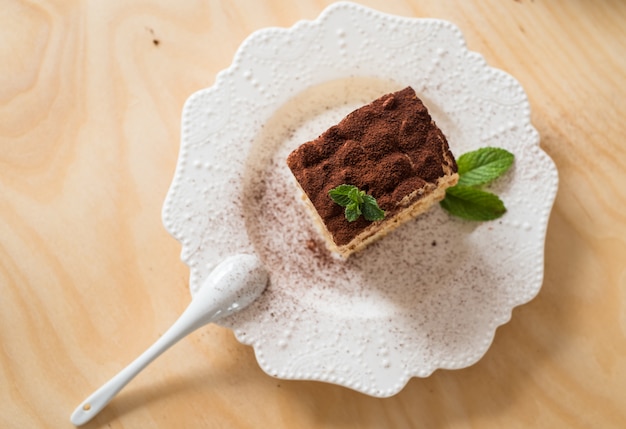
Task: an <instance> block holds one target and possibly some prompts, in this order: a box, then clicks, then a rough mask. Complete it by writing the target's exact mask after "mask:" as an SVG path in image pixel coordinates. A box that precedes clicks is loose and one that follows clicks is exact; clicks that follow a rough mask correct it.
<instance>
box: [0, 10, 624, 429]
mask: <svg viewBox="0 0 626 429" xmlns="http://www.w3.org/2000/svg"><path fill="white" fill-rule="evenodd" d="M362 3H363V4H366V5H368V6H371V7H374V8H376V9H379V10H382V11H385V12H389V13H394V14H400V15H405V16H428V17H436V18H443V19H448V20H451V21H453V22H454V23H456V24H457V25H459V26H460V27H461V29H462V31H463V33H464V34H465V36H466V38H467V43H468V45H469V47H470V48H471V49H473V50H475V51H478V52H480V53H482V54H483V55H484V56H485V58H486V59H487V61H488V62H489V63H490V64H491V65H493V66H495V67H498V68H501V69H504V70H506V71H508V72H509V73H511V74H512V75H513V76H515V77H516V78H517V79H518V80H519V81H520V82H521V83H522V85H523V86H524V88H525V89H526V91H527V93H528V96H529V98H530V101H531V107H532V120H533V123H534V124H535V126H536V127H537V128H538V130H539V132H540V134H541V138H542V146H543V147H544V149H545V150H546V151H547V152H548V153H549V154H550V155H551V156H552V157H553V158H554V160H555V162H556V164H557V166H558V168H559V174H560V187H559V193H558V197H557V200H556V204H555V207H554V211H553V214H552V217H551V220H550V224H549V229H548V237H547V243H546V251H547V254H546V277H545V283H544V286H543V288H542V290H541V292H540V294H539V295H538V297H537V298H536V299H535V300H533V301H532V302H531V303H529V304H527V305H525V306H522V307H520V308H518V309H516V310H515V311H514V313H513V317H512V320H511V322H510V323H508V324H507V325H505V326H503V327H501V328H500V329H499V330H498V332H497V335H496V339H495V342H494V344H493V346H492V347H491V349H490V350H489V352H488V353H487V355H486V356H485V357H484V358H483V359H482V360H481V361H480V362H479V363H478V364H476V365H474V366H472V367H470V368H467V369H464V370H459V371H438V372H436V373H435V374H434V375H432V376H431V377H429V378H427V379H414V380H412V381H411V382H410V383H409V384H408V386H407V387H406V388H405V389H404V390H403V391H402V392H401V393H399V394H398V395H396V396H394V397H392V398H388V399H375V398H370V397H367V396H364V395H361V394H358V393H355V392H352V391H350V390H347V389H344V388H341V387H337V386H332V385H327V384H323V383H317V382H291V381H283V380H278V379H274V378H271V377H269V376H267V375H265V374H264V373H263V372H262V371H261V370H260V369H259V367H258V366H257V364H256V361H255V359H254V355H253V352H252V351H251V349H250V348H248V347H246V346H243V345H241V344H239V343H238V342H237V341H236V340H235V339H234V337H233V335H232V333H231V332H230V331H228V330H225V329H223V328H219V327H216V326H210V327H207V328H205V329H203V330H202V331H200V332H197V333H196V334H194V335H192V336H191V337H190V338H188V339H187V340H186V341H184V342H182V343H181V344H179V345H177V346H176V347H175V348H173V349H172V350H170V351H169V352H168V353H166V354H165V355H163V356H162V357H161V358H160V359H159V360H158V361H157V362H156V363H155V364H153V365H152V366H151V367H149V368H148V369H147V370H146V371H145V372H144V373H142V374H141V375H140V376H139V377H138V378H137V379H136V380H135V381H134V382H133V384H132V385H130V386H129V387H128V388H127V389H126V390H124V391H123V392H122V393H121V394H120V395H119V397H117V398H116V399H115V400H114V401H113V402H112V403H111V404H110V406H109V407H108V408H107V409H105V410H104V411H103V412H102V414H101V415H99V416H98V417H97V418H96V419H95V420H94V421H92V422H91V423H90V424H88V425H87V426H86V427H88V428H99V427H110V428H134V427H153V428H173V427H194V428H196V427H201V428H259V427H261V428H265V427H272V428H293V427H297V428H321V427H324V428H380V427H388V428H409V427H415V428H418V427H419V428H438V427H446V428H470V427H472V428H501V427H507V428H527V427H549V428H561V427H562V428H591V427H594V428H596V427H599V428H623V427H626V389H625V387H626V270H625V266H626V265H625V264H624V261H625V260H626V214H625V213H626V211H625V210H624V209H625V208H626V187H624V184H626V144H625V143H624V141H625V137H626V125H625V121H624V118H625V117H626V101H625V100H626V85H625V82H626V55H625V54H626V27H625V26H624V22H626V3H624V2H621V1H619V0H615V1H608V0H604V1H596V2H590V1H581V0H575V1H567V0H560V1H551V2H548V1H541V0H535V1H532V0H518V1H513V0H511V1H496V0H491V1H482V2H480V1H464V2H456V1H452V0H447V1H441V2H428V1H425V0H405V1H401V0H395V1H382V0H378V1H375V0H371V1H364V2H362ZM327 4H328V2H326V1H323V2H320V1H311V0H298V1H294V2H281V1H278V0H274V1H269V0H264V1H254V2H253V1H244V0H239V1H210V2H195V1H187V2H168V1H166V0H159V1H148V0H146V1H141V2H124V1H119V0H111V1H107V2H98V1H84V2H70V1H56V2H53V1H36V2H26V1H23V2H19V1H14V0H0V11H2V12H0V193H1V195H2V197H1V198H0V339H1V343H0V377H1V380H2V383H1V388H0V427H2V428H63V427H68V428H69V427H71V425H70V423H69V420H68V417H69V414H70V412H71V411H72V410H73V408H74V407H75V406H76V405H77V404H78V403H79V402H80V401H81V400H82V399H83V398H84V397H85V396H86V395H87V394H88V393H90V392H91V391H92V390H93V389H94V388H96V387H98V386H99V385H100V384H101V383H103V382H104V381H106V380H107V379H108V377H109V376H111V375H113V374H114V373H115V372H117V371H118V370H119V369H120V368H121V367H123V366H124V365H125V364H126V363H128V362H129V361H130V360H131V359H132V358H134V357H135V356H136V355H137V354H138V353H139V352H140V351H142V350H143V349H144V347H145V346H147V345H149V344H150V343H151V342H152V341H154V340H155V339H156V338H157V337H158V336H159V335H160V334H162V333H163V332H164V330H165V329H166V328H167V327H168V326H169V325H170V323H171V322H172V321H173V320H174V319H175V318H176V317H177V315H178V314H179V313H180V312H181V311H182V310H183V308H184V307H185V306H186V303H187V302H188V299H189V294H188V290H187V280H188V271H187V268H186V267H185V266H184V265H183V264H182V263H181V262H180V261H179V258H178V255H179V252H180V246H179V245H178V243H177V242H176V241H175V240H174V239H173V238H171V237H170V236H168V235H167V234H166V232H165V230H164V228H163V226H162V224H161V218H160V212H161V206H162V203H163V199H164V197H165V194H166V192H167V189H168V186H169V183H170V181H171V178H172V175H173V172H174V167H175V164H176V158H177V155H178V147H179V131H180V112H181V108H182V105H183V103H184V101H185V99H186V98H187V97H188V96H189V95H190V94H191V93H192V92H194V91H196V90H197V89H200V88H203V87H206V86H209V85H211V84H212V82H213V80H214V79H215V75H216V74H217V72H219V70H221V69H223V68H225V67H227V66H228V65H229V64H230V62H231V60H232V57H233V55H234V52H235V51H236V49H237V47H238V46H239V45H240V43H241V42H242V41H243V39H244V38H245V37H246V36H248V35H249V34H250V33H251V32H252V31H254V30H256V29H259V28H263V27H267V26H283V27H286V26H290V25H292V24H293V23H294V22H296V21H297V20H299V19H314V18H315V17H316V16H317V15H318V14H319V12H320V11H321V10H322V9H323V8H324V7H325V6H326V5H327Z"/></svg>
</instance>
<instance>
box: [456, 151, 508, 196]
mask: <svg viewBox="0 0 626 429" xmlns="http://www.w3.org/2000/svg"><path fill="white" fill-rule="evenodd" d="M514 159H515V156H514V155H513V154H512V153H510V152H508V151H506V150H504V149H501V148H497V147H484V148H481V149H478V150H475V151H472V152H467V153H464V154H463V155H461V156H460V157H459V158H458V159H457V166H458V168H459V182H458V184H457V185H459V186H481V185H485V184H487V183H490V182H492V181H493V180H495V179H497V178H498V177H500V176H501V175H502V174H504V173H505V172H506V171H507V170H508V169H509V168H510V167H511V165H513V161H514Z"/></svg>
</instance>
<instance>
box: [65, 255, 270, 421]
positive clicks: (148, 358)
mask: <svg viewBox="0 0 626 429" xmlns="http://www.w3.org/2000/svg"><path fill="white" fill-rule="evenodd" d="M267 282H268V274H267V271H266V270H265V268H264V267H263V265H262V264H261V262H260V261H259V259H258V258H257V257H256V256H255V255H244V254H240V255H234V256H230V257H228V258H226V259H225V260H224V261H222V262H221V263H220V264H219V265H218V266H217V267H215V269H214V270H213V271H212V272H211V273H210V274H209V276H208V277H207V279H206V280H205V281H204V283H203V284H202V286H201V287H200V290H199V291H198V292H197V293H196V294H195V296H194V297H193V299H192V300H191V303H190V304H189V306H188V307H187V308H186V309H185V311H184V312H183V314H182V315H181V316H180V317H179V318H178V320H176V322H174V324H173V325H172V326H171V327H170V328H169V329H168V330H167V331H166V332H165V333H164V334H163V335H162V336H161V337H160V338H159V339H158V340H157V341H156V342H155V343H154V344H153V345H152V346H150V347H149V348H148V349H147V350H146V351H145V352H143V353H142V354H141V355H140V356H139V357H138V358H137V359H135V360H134V361H133V362H131V363H130V364H129V365H128V366H127V367H126V368H124V369H123V370H122V371H120V372H119V373H118V374H117V375H116V376H114V377H113V378H111V379H110V380H109V381H108V382H106V383H105V384H104V385H102V387H100V388H99V389H98V390H96V391H95V392H94V393H92V394H91V395H90V396H89V397H88V398H87V399H85V400H84V401H83V402H82V403H81V404H80V405H79V406H78V407H77V408H76V409H75V410H74V412H73V413H72V415H71V417H70V421H71V422H72V423H73V424H74V425H76V426H80V425H83V424H85V423H87V422H88V421H89V420H91V419H92V418H94V417H95V416H96V415H97V414H98V413H99V412H100V411H101V410H102V409H103V408H104V407H105V406H106V405H107V404H108V403H109V402H110V401H111V399H113V397H114V396H115V395H116V394H117V393H118V392H119V391H120V390H122V388H124V386H126V385H127V384H128V383H129V382H130V381H131V380H132V379H133V378H134V377H135V376H136V375H137V374H139V372H141V370H143V369H144V368H145V367H146V366H148V364H149V363H150V362H152V361H153V360H154V359H156V358H157V357H158V356H159V355H161V353H163V352H164V351H165V350H167V349H168V348H170V347H171V346H172V345H174V344H175V343H177V342H178V341H179V340H181V339H182V338H183V337H185V336H187V335H188V334H190V333H191V332H193V331H195V330H196V329H198V328H200V327H202V326H204V325H206V324H208V323H212V322H215V321H216V320H219V319H221V318H223V317H226V316H229V315H231V314H233V313H235V312H237V311H239V310H242V309H243V308H245V307H247V306H248V305H250V304H251V303H252V302H254V301H255V300H256V299H257V298H258V297H259V296H260V295H261V294H262V293H263V291H264V290H265V288H266V287H267Z"/></svg>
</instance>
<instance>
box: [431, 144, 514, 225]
mask: <svg viewBox="0 0 626 429" xmlns="http://www.w3.org/2000/svg"><path fill="white" fill-rule="evenodd" d="M514 159H515V157H514V155H513V154H512V153H510V152H508V151H506V150H504V149H501V148H496V147H485V148H481V149H478V150H475V151H472V152H467V153H465V154H463V155H461V156H460V157H459V158H458V159H457V166H458V173H459V181H458V183H457V184H456V185H455V186H452V187H450V188H448V189H447V190H446V197H445V198H444V199H443V200H442V201H441V202H440V205H441V207H443V208H444V209H445V210H447V211H448V212H449V213H450V214H452V215H454V216H458V217H460V218H463V219H468V220H477V221H486V220H493V219H497V218H499V217H500V216H502V215H503V214H504V213H505V212H506V207H505V206H504V203H503V202H502V200H500V198H499V197H498V196H497V195H495V194H492V193H491V192H487V191H483V190H481V189H480V186H483V185H486V184H489V183H491V182H493V181H494V180H496V179H497V178H498V177H500V176H502V175H503V174H504V173H505V172H506V171H507V170H508V169H509V168H510V167H511V165H513V161H514Z"/></svg>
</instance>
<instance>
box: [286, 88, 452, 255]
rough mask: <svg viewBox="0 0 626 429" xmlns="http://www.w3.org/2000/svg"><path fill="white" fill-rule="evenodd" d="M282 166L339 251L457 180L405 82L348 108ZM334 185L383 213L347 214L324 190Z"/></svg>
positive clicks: (369, 238)
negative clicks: (399, 87)
mask: <svg viewBox="0 0 626 429" xmlns="http://www.w3.org/2000/svg"><path fill="white" fill-rule="evenodd" d="M287 164H288V165H289V168H290V169H291V171H292V172H293V175H294V176H295V178H296V180H297V182H298V184H299V186H300V188H301V190H302V191H303V193H304V195H303V199H304V200H305V202H306V203H307V206H308V207H309V209H310V210H309V211H310V212H311V214H312V215H313V218H314V219H315V220H316V222H317V223H318V225H319V226H320V229H321V231H322V233H323V235H324V236H325V238H326V241H327V245H328V248H329V249H330V250H331V251H335V252H337V253H339V254H340V255H341V256H343V257H348V256H349V255H350V254H352V253H354V252H357V251H359V250H361V249H363V248H364V247H365V246H367V245H368V244H370V243H372V242H374V241H375V240H377V239H378V238H380V237H383V236H384V235H386V234H387V233H389V232H390V231H392V230H394V229H395V228H397V227H398V226H400V225H401V224H402V223H404V222H407V221H408V220H410V219H413V218H414V217H416V216H417V215H419V214H420V213H423V212H424V211H426V210H427V209H428V208H429V207H430V206H432V205H433V204H434V203H435V202H437V201H440V200H441V199H443V198H444V197H445V191H446V188H448V187H450V186H453V185H454V184H456V182H457V180H458V174H457V165H456V161H455V160H454V156H453V155H452V153H451V152H450V149H449V148H448V142H447V141H446V138H445V136H444V135H443V133H442V132H441V130H440V129H439V128H438V127H437V125H435V123H434V121H433V120H432V119H431V117H430V115H429V113H428V110H427V109H426V107H425V106H424V104H423V103H422V101H421V100H420V99H419V98H418V97H417V96H416V95H415V91H414V90H413V88H411V87H407V88H405V89H403V90H401V91H398V92H394V93H391V94H387V95H383V96H382V97H380V98H378V99H377V100H375V101H373V102H372V103H370V104H368V105H366V106H363V107H361V108H359V109H357V110H355V111H354V112H352V113H350V114H349V115H348V116H346V117H345V118H344V119H343V120H342V121H341V122H339V124H337V125H335V126H332V127H331V128H329V129H328V130H327V131H325V132H324V133H323V134H322V135H321V136H320V137H318V138H317V139H315V140H313V141H310V142H307V143H304V144H303V145H301V146H300V147H298V148H297V149H296V150H294V151H293V152H292V153H291V154H290V155H289V157H288V158H287ZM340 185H350V187H351V188H358V190H359V191H362V192H365V194H366V195H370V196H372V197H374V199H375V200H376V202H377V204H378V206H379V207H380V209H382V210H383V211H384V218H383V219H382V220H377V221H369V220H367V219H366V218H365V217H364V216H359V217H358V218H357V219H356V220H353V219H354V216H348V217H351V218H352V219H351V220H348V219H347V217H346V214H347V212H346V210H345V209H344V207H342V206H341V205H340V204H337V203H336V202H335V201H333V199H332V198H331V197H330V196H329V192H330V191H331V190H332V189H335V188H337V187H338V186H340ZM347 188H348V187H342V188H340V189H347ZM361 195H362V194H361ZM368 200H371V199H369V197H368ZM352 215H354V213H352Z"/></svg>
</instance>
